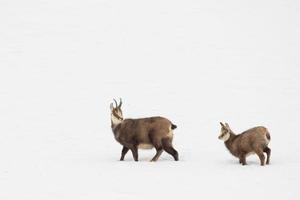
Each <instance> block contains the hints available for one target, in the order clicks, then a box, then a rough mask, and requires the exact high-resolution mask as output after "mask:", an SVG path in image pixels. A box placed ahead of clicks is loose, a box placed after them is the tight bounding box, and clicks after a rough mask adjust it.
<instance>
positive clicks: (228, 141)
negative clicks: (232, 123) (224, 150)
mask: <svg viewBox="0 0 300 200" xmlns="http://www.w3.org/2000/svg"><path fill="white" fill-rule="evenodd" d="M229 134H230V137H229V138H228V140H226V141H225V142H224V143H225V144H226V146H227V145H228V144H230V143H231V142H232V141H233V140H234V139H235V138H236V137H237V135H236V134H234V133H233V132H232V131H230V132H229Z"/></svg>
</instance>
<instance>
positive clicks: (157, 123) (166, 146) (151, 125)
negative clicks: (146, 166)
mask: <svg viewBox="0 0 300 200" xmlns="http://www.w3.org/2000/svg"><path fill="white" fill-rule="evenodd" d="M116 115H117V116H116ZM119 115H122V110H121V108H120V107H118V106H117V107H116V108H112V117H115V118H117V119H120V123H116V124H114V123H113V120H112V131H113V133H114V136H115V139H116V140H117V141H118V142H119V143H120V144H121V145H122V146H123V149H122V154H121V158H120V160H124V157H125V155H126V153H127V152H128V150H131V151H132V154H133V158H134V160H135V161H138V149H139V148H141V146H144V145H147V146H150V147H154V148H155V149H156V154H155V156H154V157H153V158H152V160H151V161H156V160H157V159H158V158H159V156H160V155H161V153H162V152H163V150H165V151H166V152H168V153H169V154H171V155H172V156H173V158H174V159H175V160H176V161H177V160H178V153H177V151H176V150H175V149H174V148H173V145H172V140H173V133H172V130H173V129H175V128H176V125H174V124H172V123H171V122H170V121H169V120H168V119H166V118H163V117H150V118H141V119H125V120H123V116H119ZM121 119H122V120H121Z"/></svg>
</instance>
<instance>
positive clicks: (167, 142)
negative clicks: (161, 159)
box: [162, 138, 178, 161]
mask: <svg viewBox="0 0 300 200" xmlns="http://www.w3.org/2000/svg"><path fill="white" fill-rule="evenodd" d="M162 145H163V149H164V150H165V151H166V152H167V153H169V154H171V155H172V156H173V158H174V160H175V161H178V152H177V151H176V150H175V149H174V148H173V146H172V138H164V139H162Z"/></svg>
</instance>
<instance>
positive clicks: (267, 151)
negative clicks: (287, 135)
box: [264, 147, 271, 165]
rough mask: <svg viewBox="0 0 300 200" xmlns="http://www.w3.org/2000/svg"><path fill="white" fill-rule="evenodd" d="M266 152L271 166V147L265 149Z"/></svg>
mask: <svg viewBox="0 0 300 200" xmlns="http://www.w3.org/2000/svg"><path fill="white" fill-rule="evenodd" d="M264 152H265V153H266V154H267V163H266V164H267V165H268V164H270V156H271V149H270V148H269V147H265V148H264Z"/></svg>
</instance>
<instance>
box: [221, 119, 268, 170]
mask: <svg viewBox="0 0 300 200" xmlns="http://www.w3.org/2000/svg"><path fill="white" fill-rule="evenodd" d="M220 124H221V134H220V135H219V139H220V140H223V141H224V143H225V146H226V147H227V149H228V150H229V152H230V153H231V154H232V155H233V156H235V157H237V158H239V162H240V164H242V165H246V164H247V163H246V157H247V156H249V155H250V154H254V153H255V154H257V155H258V157H259V159H260V164H261V165H262V166H263V165H265V156H264V152H265V153H266V154H267V162H266V164H269V163H270V156H271V149H270V148H269V147H268V144H269V142H270V140H271V137H270V133H269V132H268V129H267V128H265V127H263V126H258V127H254V128H251V129H249V130H247V131H244V132H242V133H241V134H238V135H236V134H234V133H233V131H232V130H231V128H230V127H229V125H228V124H227V123H225V125H224V124H223V123H222V122H220Z"/></svg>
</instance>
